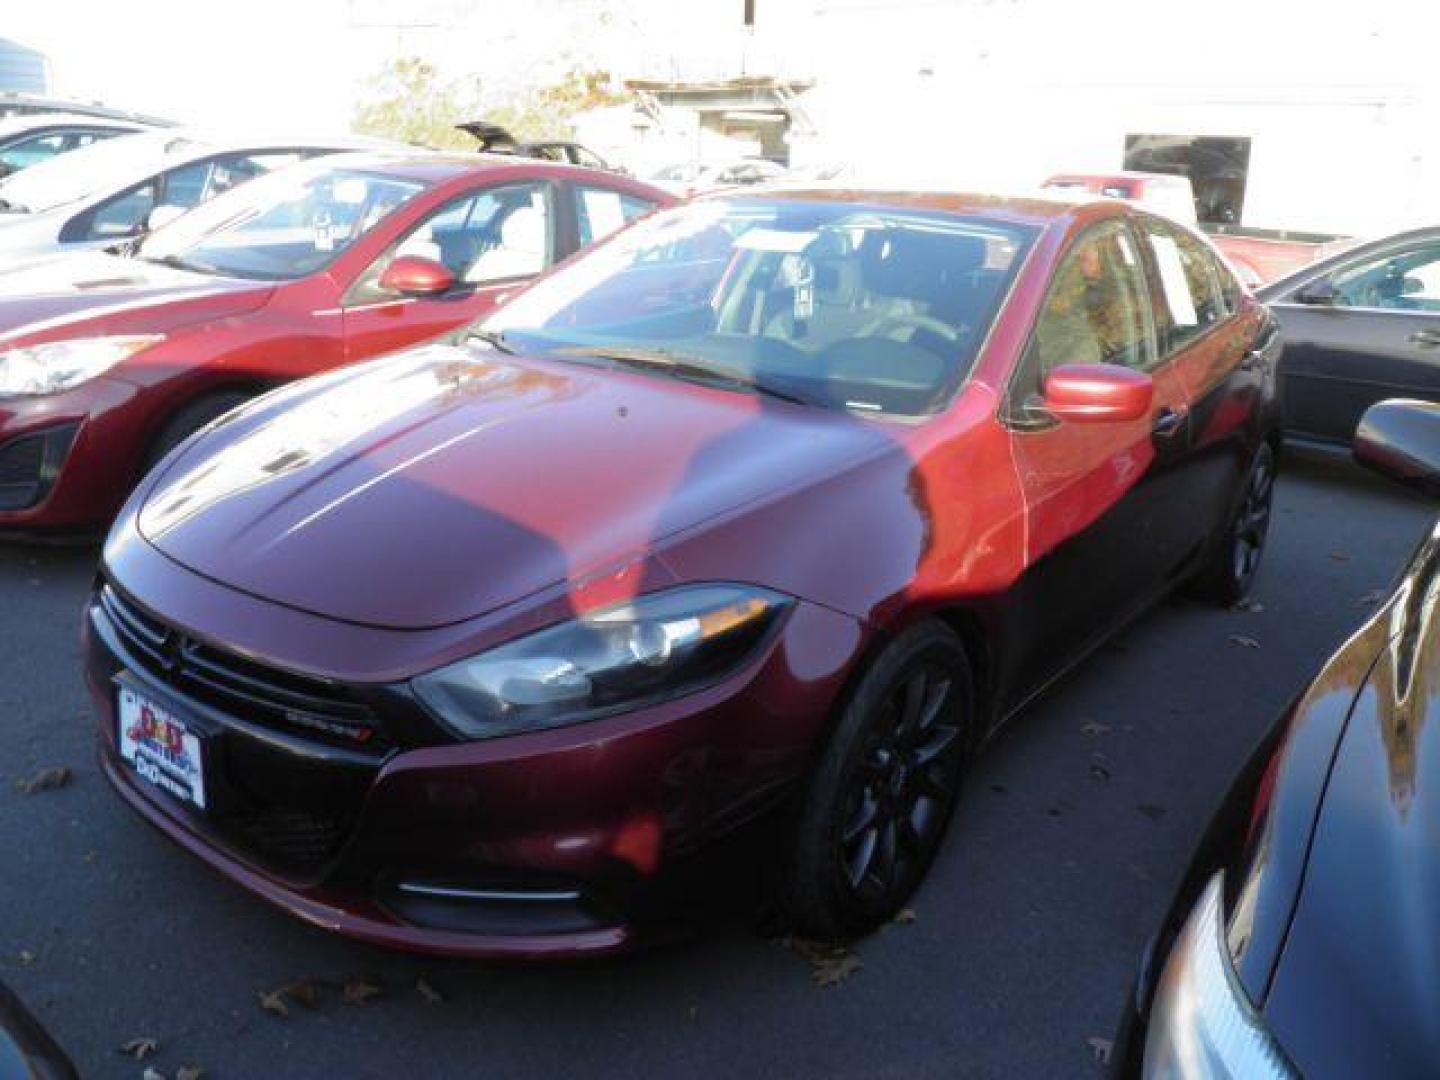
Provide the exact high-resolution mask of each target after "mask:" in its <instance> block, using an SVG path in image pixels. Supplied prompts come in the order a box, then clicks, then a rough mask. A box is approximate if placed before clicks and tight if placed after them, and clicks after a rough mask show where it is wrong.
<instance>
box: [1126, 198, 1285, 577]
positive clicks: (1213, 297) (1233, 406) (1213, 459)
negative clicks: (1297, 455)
mask: <svg viewBox="0 0 1440 1080" xmlns="http://www.w3.org/2000/svg"><path fill="white" fill-rule="evenodd" d="M1137 224H1138V226H1139V228H1140V231H1141V233H1142V235H1143V237H1144V249H1145V257H1146V262H1147V265H1148V268H1149V271H1150V275H1151V279H1152V282H1153V289H1154V297H1155V304H1154V306H1155V312H1156V324H1157V329H1158V331H1159V335H1160V343H1161V349H1162V352H1163V355H1164V358H1165V360H1164V363H1165V366H1166V367H1168V368H1169V369H1171V370H1172V371H1173V372H1174V374H1175V376H1176V377H1177V378H1178V379H1179V380H1180V381H1181V383H1182V384H1183V386H1184V388H1185V393H1186V396H1187V397H1188V398H1189V400H1190V409H1191V413H1190V447H1189V451H1188V458H1187V460H1186V462H1185V464H1184V485H1183V486H1184V489H1185V507H1184V509H1183V511H1182V513H1181V515H1180V517H1179V519H1178V520H1177V521H1176V523H1175V524H1176V531H1175V537H1174V541H1175V543H1176V544H1177V545H1178V548H1177V550H1176V551H1174V552H1172V555H1173V556H1174V557H1175V558H1176V560H1177V561H1179V560H1180V559H1184V558H1185V557H1186V556H1188V555H1191V554H1193V553H1195V551H1196V550H1197V549H1198V548H1199V547H1200V546H1201V545H1202V544H1205V543H1207V542H1208V541H1210V540H1211V539H1212V538H1213V536H1214V535H1215V532H1216V530H1217V529H1218V528H1219V527H1220V525H1221V524H1222V522H1224V521H1225V520H1226V518H1227V515H1228V514H1229V511H1230V505H1231V501H1232V498H1233V496H1234V494H1235V485H1236V483H1237V482H1238V481H1239V479H1240V477H1241V476H1243V475H1244V470H1245V469H1246V468H1247V467H1248V466H1249V463H1250V456H1251V454H1252V453H1253V450H1254V444H1255V438H1256V435H1257V432H1258V426H1257V424H1256V422H1255V421H1256V417H1257V415H1258V411H1259V410H1260V408H1261V405H1262V400H1263V394H1264V371H1265V368H1266V366H1267V365H1266V363H1264V362H1263V361H1262V358H1261V357H1260V356H1259V355H1258V354H1256V355H1252V350H1255V349H1257V347H1263V342H1262V341H1259V340H1257V339H1258V337H1259V335H1261V334H1262V332H1263V331H1264V330H1265V328H1266V326H1267V320H1266V318H1265V316H1264V314H1263V312H1261V311H1260V310H1259V308H1258V307H1257V306H1256V305H1255V304H1253V303H1251V302H1247V301H1246V299H1245V293H1244V290H1243V289H1242V288H1241V287H1240V283H1239V282H1238V281H1237V280H1236V278H1235V275H1234V273H1233V272H1232V271H1231V270H1230V269H1229V267H1227V266H1226V265H1225V264H1224V262H1223V261H1222V260H1221V259H1220V258H1219V257H1218V256H1217V255H1216V254H1215V252H1214V251H1213V250H1212V249H1211V248H1210V246H1209V245H1207V244H1205V243H1204V242H1203V241H1201V240H1200V239H1199V238H1197V237H1196V236H1194V235H1193V234H1191V233H1190V232H1189V231H1187V230H1185V229H1182V228H1179V227H1178V226H1176V225H1174V224H1172V223H1171V222H1168V221H1165V220H1162V219H1160V218H1155V217H1151V216H1149V215H1141V216H1140V217H1139V219H1138V222H1137Z"/></svg>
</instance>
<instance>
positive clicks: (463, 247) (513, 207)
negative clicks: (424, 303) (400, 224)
mask: <svg viewBox="0 0 1440 1080" xmlns="http://www.w3.org/2000/svg"><path fill="white" fill-rule="evenodd" d="M553 217H554V215H553V214H552V212H551V196H550V185H549V184H547V183H541V182H536V183H523V184H509V185H506V186H505V187H498V188H490V189H488V190H485V191H481V192H477V193H474V194H470V195H463V196H461V197H460V198H458V199H452V200H451V201H450V202H448V203H445V204H444V205H443V206H441V207H440V208H439V209H438V210H436V211H434V212H433V213H432V214H430V216H428V217H426V218H424V219H423V220H421V221H420V223H419V224H418V225H415V226H413V227H412V228H411V229H410V231H409V232H408V233H406V234H405V235H404V236H403V237H402V238H401V239H400V241H399V242H398V243H397V244H395V245H394V246H393V247H392V248H390V250H388V251H387V252H385V254H383V255H381V256H380V257H379V258H378V259H376V260H375V261H374V262H373V263H371V264H370V266H369V267H368V268H367V269H366V271H365V273H363V274H362V275H360V277H359V279H358V280H357V281H356V283H355V284H354V285H353V286H352V287H351V289H350V293H349V295H348V297H347V302H348V303H351V304H356V303H361V304H363V303H371V302H373V301H376V300H383V299H386V298H388V297H389V296H390V295H391V294H390V293H388V292H386V291H385V290H384V289H382V288H380V277H381V275H383V274H384V273H385V269H386V267H388V266H389V265H390V263H391V262H393V261H394V260H395V259H396V258H398V257H399V256H401V255H419V256H421V257H423V258H427V259H434V260H435V261H436V262H439V263H443V264H445V266H446V267H448V268H449V270H450V272H451V273H452V274H454V275H455V277H456V279H457V280H458V281H462V282H465V283H466V284H469V285H487V284H490V283H493V282H500V281H510V280H513V279H516V278H524V277H533V276H534V275H535V274H538V273H540V271H542V270H544V269H545V268H546V267H547V266H549V265H550V263H551V262H552V261H553V257H554V256H553V251H552V247H553V245H552V243H551V225H550V223H551V221H552V220H553Z"/></svg>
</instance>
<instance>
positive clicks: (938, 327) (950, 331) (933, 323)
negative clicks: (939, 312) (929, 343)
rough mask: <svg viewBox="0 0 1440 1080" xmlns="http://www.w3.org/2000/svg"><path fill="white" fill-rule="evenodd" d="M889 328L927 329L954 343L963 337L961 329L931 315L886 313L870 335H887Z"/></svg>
mask: <svg viewBox="0 0 1440 1080" xmlns="http://www.w3.org/2000/svg"><path fill="white" fill-rule="evenodd" d="M891 329H895V330H906V329H909V330H929V331H930V332H931V333H932V334H939V335H940V336H941V337H943V338H944V339H945V340H946V341H949V342H954V343H958V342H959V341H960V339H961V337H963V332H962V331H961V330H958V329H957V328H955V327H954V326H951V325H950V324H949V323H947V322H942V321H941V320H940V319H937V318H935V316H933V315H888V316H886V317H885V318H883V319H881V320H880V322H878V323H877V324H876V325H875V327H874V329H872V330H871V332H870V336H873V337H889V336H890V335H889V331H890V330H891Z"/></svg>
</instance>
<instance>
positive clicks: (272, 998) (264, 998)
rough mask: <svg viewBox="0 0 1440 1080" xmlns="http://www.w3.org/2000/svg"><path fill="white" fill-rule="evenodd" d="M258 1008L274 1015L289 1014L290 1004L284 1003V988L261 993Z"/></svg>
mask: <svg viewBox="0 0 1440 1080" xmlns="http://www.w3.org/2000/svg"><path fill="white" fill-rule="evenodd" d="M259 997H260V1008H262V1009H264V1010H265V1011H266V1012H268V1013H271V1014H272V1015H274V1016H289V1015H290V1006H288V1005H286V1004H285V988H284V987H283V986H282V987H281V988H280V989H279V990H271V991H269V992H268V993H261V994H260V995H259Z"/></svg>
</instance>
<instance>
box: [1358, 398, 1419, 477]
mask: <svg viewBox="0 0 1440 1080" xmlns="http://www.w3.org/2000/svg"><path fill="white" fill-rule="evenodd" d="M1351 452H1352V453H1353V454H1354V455H1355V460H1356V461H1358V462H1359V463H1360V464H1361V465H1364V466H1365V467H1366V468H1367V469H1373V470H1374V471H1375V472H1378V473H1379V474H1380V475H1382V476H1387V477H1389V478H1390V479H1391V480H1396V481H1398V482H1400V483H1402V484H1404V485H1405V486H1406V487H1411V488H1415V489H1416V490H1418V491H1421V492H1424V493H1425V494H1426V495H1429V496H1431V497H1432V498H1436V497H1440V405H1436V404H1434V403H1433V402H1429V401H1406V400H1402V399H1398V398H1396V399H1391V400H1390V401H1381V402H1379V403H1377V404H1375V405H1371V406H1370V408H1368V409H1366V410H1365V415H1364V416H1363V417H1361V418H1360V427H1359V428H1358V429H1357V430H1356V432H1355V442H1354V445H1353V446H1352V448H1351Z"/></svg>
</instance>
